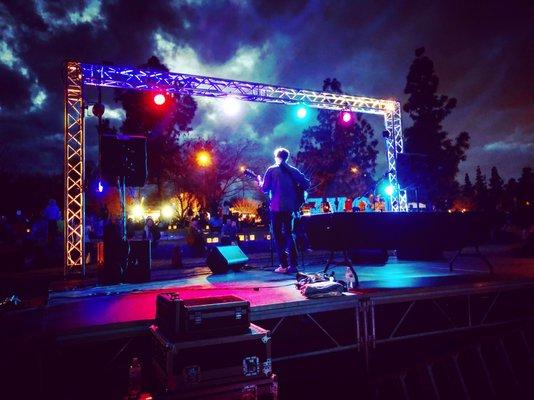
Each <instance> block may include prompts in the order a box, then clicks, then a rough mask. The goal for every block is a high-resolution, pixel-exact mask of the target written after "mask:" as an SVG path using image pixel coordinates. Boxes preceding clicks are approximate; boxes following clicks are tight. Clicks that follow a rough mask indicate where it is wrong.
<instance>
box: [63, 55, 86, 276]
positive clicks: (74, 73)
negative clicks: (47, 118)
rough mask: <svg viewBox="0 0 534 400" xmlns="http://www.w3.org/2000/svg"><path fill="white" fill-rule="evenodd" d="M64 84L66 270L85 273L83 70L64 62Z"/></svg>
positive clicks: (77, 65) (78, 65) (78, 66)
mask: <svg viewBox="0 0 534 400" xmlns="http://www.w3.org/2000/svg"><path fill="white" fill-rule="evenodd" d="M66 78H67V79H66V84H65V158H64V167H65V171H64V179H65V206H64V207H65V236H64V239H65V266H64V267H65V273H67V272H76V273H81V274H82V275H83V274H85V259H84V255H85V249H84V245H85V244H84V233H85V232H84V229H85V196H84V186H85V132H84V115H83V114H84V109H83V91H82V88H83V83H82V70H81V66H80V64H79V63H77V62H67V64H66Z"/></svg>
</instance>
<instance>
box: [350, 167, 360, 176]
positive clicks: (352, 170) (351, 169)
mask: <svg viewBox="0 0 534 400" xmlns="http://www.w3.org/2000/svg"><path fill="white" fill-rule="evenodd" d="M350 172H352V173H353V174H357V173H358V167H350Z"/></svg>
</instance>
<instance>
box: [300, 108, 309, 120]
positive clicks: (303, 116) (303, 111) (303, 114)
mask: <svg viewBox="0 0 534 400" xmlns="http://www.w3.org/2000/svg"><path fill="white" fill-rule="evenodd" d="M306 115H308V110H307V109H306V107H299V108H298V110H297V118H300V119H303V118H306Z"/></svg>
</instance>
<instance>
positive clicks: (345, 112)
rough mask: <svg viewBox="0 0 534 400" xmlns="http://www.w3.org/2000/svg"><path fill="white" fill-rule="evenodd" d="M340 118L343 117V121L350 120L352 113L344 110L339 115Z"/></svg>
mask: <svg viewBox="0 0 534 400" xmlns="http://www.w3.org/2000/svg"><path fill="white" fill-rule="evenodd" d="M341 118H342V119H343V122H350V120H351V119H352V115H351V114H350V112H348V111H344V112H343V114H342V115H341Z"/></svg>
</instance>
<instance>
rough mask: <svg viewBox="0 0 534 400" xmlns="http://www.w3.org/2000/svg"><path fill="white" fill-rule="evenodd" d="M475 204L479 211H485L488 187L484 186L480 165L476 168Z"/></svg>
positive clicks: (484, 179) (484, 178)
mask: <svg viewBox="0 0 534 400" xmlns="http://www.w3.org/2000/svg"><path fill="white" fill-rule="evenodd" d="M474 189H475V202H476V205H477V208H478V209H479V210H485V209H486V208H487V201H488V186H487V184H486V175H483V174H482V170H481V169H480V165H479V166H477V169H476V176H475V185H474Z"/></svg>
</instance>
